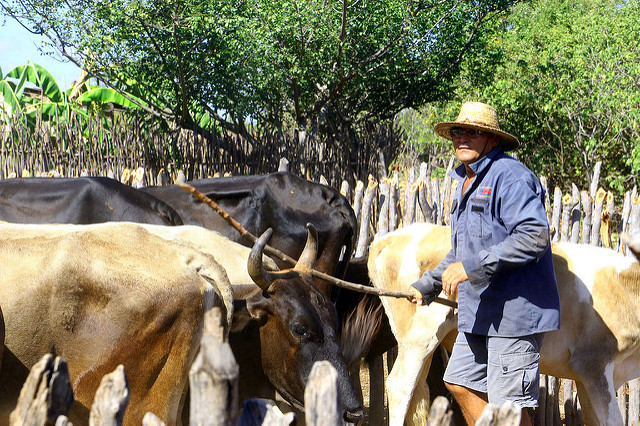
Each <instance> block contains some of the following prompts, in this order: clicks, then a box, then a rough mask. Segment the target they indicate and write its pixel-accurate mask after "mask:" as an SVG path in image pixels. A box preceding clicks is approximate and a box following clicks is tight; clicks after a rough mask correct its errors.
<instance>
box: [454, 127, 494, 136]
mask: <svg viewBox="0 0 640 426" xmlns="http://www.w3.org/2000/svg"><path fill="white" fill-rule="evenodd" d="M484 133H486V132H484V131H482V130H475V129H463V128H462V127H454V128H453V129H451V130H450V131H449V134H450V135H451V139H460V138H461V137H463V136H466V137H468V138H477V137H478V136H480V135H482V134H484Z"/></svg>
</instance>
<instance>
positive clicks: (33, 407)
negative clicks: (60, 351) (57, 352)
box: [9, 354, 73, 426]
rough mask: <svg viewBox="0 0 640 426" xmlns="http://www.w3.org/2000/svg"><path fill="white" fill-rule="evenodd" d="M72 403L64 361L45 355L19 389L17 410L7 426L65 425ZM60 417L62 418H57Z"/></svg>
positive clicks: (71, 391)
mask: <svg viewBox="0 0 640 426" xmlns="http://www.w3.org/2000/svg"><path fill="white" fill-rule="evenodd" d="M72 403H73V390H72V388H71V383H70V381H69V370H68V369H67V361H66V360H64V359H63V358H60V357H55V358H54V357H53V355H51V354H46V355H44V356H43V357H42V358H40V360H39V361H38V362H36V363H35V364H34V365H33V367H31V371H30V372H29V376H28V377H27V380H26V381H25V382H24V385H23V386H22V390H21V391H20V396H19V397H18V403H17V404H16V408H15V409H14V410H13V411H12V412H11V414H10V415H9V424H10V425H12V426H21V425H28V424H34V425H36V424H41V425H44V424H55V423H56V421H58V422H61V423H60V424H66V423H65V422H67V418H66V415H67V413H68V412H69V408H71V404H72ZM60 417H61V418H60Z"/></svg>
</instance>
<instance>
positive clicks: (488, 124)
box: [458, 117, 497, 129]
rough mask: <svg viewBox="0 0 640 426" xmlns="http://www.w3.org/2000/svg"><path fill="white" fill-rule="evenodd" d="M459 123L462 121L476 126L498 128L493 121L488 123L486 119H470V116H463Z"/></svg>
mask: <svg viewBox="0 0 640 426" xmlns="http://www.w3.org/2000/svg"><path fill="white" fill-rule="evenodd" d="M458 123H460V124H473V125H476V126H484V127H490V128H492V129H496V128H497V127H495V126H493V125H492V124H491V123H486V122H484V121H476V120H474V121H471V120H469V118H468V117H465V118H463V119H462V120H460V121H458Z"/></svg>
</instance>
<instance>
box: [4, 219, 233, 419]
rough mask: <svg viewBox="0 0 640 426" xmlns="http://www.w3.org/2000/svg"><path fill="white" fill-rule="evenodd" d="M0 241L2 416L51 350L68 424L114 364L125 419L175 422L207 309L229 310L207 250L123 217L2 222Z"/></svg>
mask: <svg viewBox="0 0 640 426" xmlns="http://www.w3.org/2000/svg"><path fill="white" fill-rule="evenodd" d="M0 241H2V243H1V244H0V263H1V264H2V265H3V268H2V274H0V300H2V309H3V313H4V319H5V323H6V339H5V344H6V348H5V354H4V358H3V360H2V369H1V370H0V423H4V424H6V423H7V421H8V418H9V413H10V412H11V410H13V408H14V407H15V404H16V401H17V398H18V395H19V392H20V389H21V387H22V384H23V383H24V380H25V379H26V377H27V375H28V373H29V369H30V368H31V366H33V365H34V364H35V363H36V362H37V361H38V360H39V359H40V358H41V357H42V356H43V355H44V354H46V353H52V354H53V355H59V356H61V357H64V358H65V359H66V360H67V362H68V367H69V376H70V380H71V383H72V386H73V391H74V399H75V401H76V402H74V405H73V406H72V408H71V411H70V413H69V417H70V419H71V420H72V421H73V422H74V423H75V424H87V422H88V415H89V408H90V407H91V403H92V401H93V397H94V394H95V391H96V390H97V388H98V386H99V385H100V381H101V379H102V377H103V376H104V375H105V374H107V373H110V372H112V371H113V370H114V369H115V368H116V367H117V366H118V365H119V364H122V365H124V367H125V371H126V373H127V377H128V381H129V388H130V394H131V399H130V402H129V406H128V408H127V411H126V413H125V416H124V422H125V423H126V424H136V425H139V424H141V422H142V418H143V416H144V415H145V413H147V412H148V411H151V412H153V413H154V414H156V415H157V416H159V417H160V419H162V420H163V421H164V422H165V423H167V424H175V423H176V419H177V416H178V412H179V403H180V400H181V397H182V395H183V392H184V390H185V389H186V385H187V378H188V372H189V368H190V366H191V363H192V361H193V359H194V357H195V354H196V351H197V349H198V347H199V343H200V337H201V334H202V330H203V320H204V313H205V311H207V310H208V309H210V308H211V307H213V306H214V305H219V306H220V307H221V308H223V311H225V312H227V315H226V316H225V317H226V318H227V321H228V320H229V318H230V317H229V316H230V315H231V314H232V311H233V306H232V303H233V301H232V291H231V286H230V284H229V281H228V278H227V276H226V273H225V271H224V269H223V268H222V267H221V266H220V265H219V264H218V263H217V262H216V261H215V259H214V258H213V257H212V256H210V255H208V254H205V253H203V252H201V251H197V250H194V249H192V248H190V247H187V246H186V245H183V244H178V243H174V242H170V241H167V240H166V239H163V238H160V237H158V236H155V235H153V234H151V233H150V232H148V231H146V230H145V229H143V228H141V227H140V226H138V225H135V224H129V223H107V224H101V225H89V226H72V225H12V224H1V225H0Z"/></svg>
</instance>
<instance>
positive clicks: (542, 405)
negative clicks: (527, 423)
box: [534, 374, 549, 426]
mask: <svg viewBox="0 0 640 426" xmlns="http://www.w3.org/2000/svg"><path fill="white" fill-rule="evenodd" d="M539 388H540V390H539V393H538V407H537V408H536V412H535V413H536V414H535V419H534V424H535V425H536V426H546V419H547V415H546V412H547V397H548V394H549V392H548V388H547V375H546V374H540V386H539Z"/></svg>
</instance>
